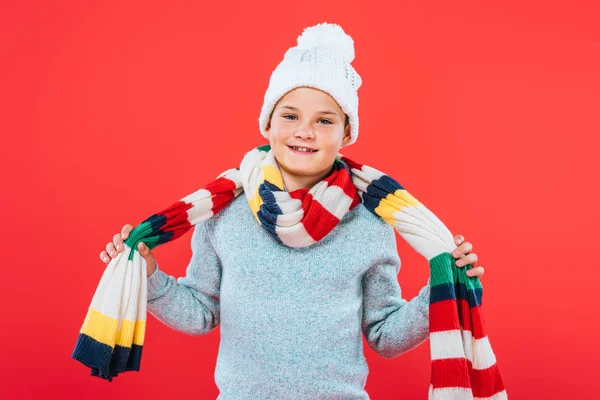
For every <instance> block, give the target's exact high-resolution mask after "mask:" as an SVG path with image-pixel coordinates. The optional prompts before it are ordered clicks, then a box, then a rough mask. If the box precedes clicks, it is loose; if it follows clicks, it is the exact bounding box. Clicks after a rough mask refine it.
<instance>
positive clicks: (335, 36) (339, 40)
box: [297, 22, 354, 63]
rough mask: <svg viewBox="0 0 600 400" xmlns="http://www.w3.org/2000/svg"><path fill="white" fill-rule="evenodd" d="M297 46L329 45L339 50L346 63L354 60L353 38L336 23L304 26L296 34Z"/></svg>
mask: <svg viewBox="0 0 600 400" xmlns="http://www.w3.org/2000/svg"><path fill="white" fill-rule="evenodd" d="M297 43H298V47H299V48H301V49H309V48H311V47H316V46H330V47H333V48H335V49H336V50H337V51H339V52H340V53H341V54H342V56H343V57H344V60H345V61H346V62H348V63H350V62H352V61H353V60H354V40H352V37H350V35H347V34H346V32H344V30H343V29H342V27H341V26H339V25H337V24H329V23H327V22H323V23H321V24H317V25H315V26H310V27H308V28H304V32H303V33H302V35H300V36H298V42H297Z"/></svg>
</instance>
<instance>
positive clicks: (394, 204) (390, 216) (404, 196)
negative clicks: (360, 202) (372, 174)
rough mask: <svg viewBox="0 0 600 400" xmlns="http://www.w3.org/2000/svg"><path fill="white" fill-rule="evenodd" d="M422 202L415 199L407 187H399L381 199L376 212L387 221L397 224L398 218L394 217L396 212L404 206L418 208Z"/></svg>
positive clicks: (393, 224)
mask: <svg viewBox="0 0 600 400" xmlns="http://www.w3.org/2000/svg"><path fill="white" fill-rule="evenodd" d="M419 204H420V202H419V200H417V199H415V198H414V197H413V196H412V195H411V194H410V193H408V192H407V191H406V190H405V189H398V190H396V191H395V192H394V193H389V194H388V195H387V196H385V198H383V199H381V201H380V202H379V205H378V206H377V208H375V212H376V213H377V215H379V216H380V217H381V218H382V219H383V220H384V221H385V222H387V223H388V224H390V225H392V226H395V225H396V220H395V219H394V213H396V212H397V211H400V210H401V209H402V208H404V207H414V208H416V207H417V206H418V205H419Z"/></svg>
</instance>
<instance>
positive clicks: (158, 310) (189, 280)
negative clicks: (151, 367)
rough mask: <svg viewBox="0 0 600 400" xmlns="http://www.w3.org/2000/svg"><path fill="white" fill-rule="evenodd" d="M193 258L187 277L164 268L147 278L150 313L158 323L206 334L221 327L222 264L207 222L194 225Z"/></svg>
mask: <svg viewBox="0 0 600 400" xmlns="http://www.w3.org/2000/svg"><path fill="white" fill-rule="evenodd" d="M191 247H192V258H191V260H190V263H189V265H188V267H187V270H186V276H185V277H182V278H177V279H176V278H174V277H173V276H170V275H168V274H166V273H165V272H164V271H162V270H161V269H159V268H158V265H157V268H156V270H155V271H154V272H153V273H152V274H151V275H150V276H148V278H147V279H148V307H147V308H148V311H149V312H150V313H151V314H152V315H154V316H155V317H156V318H157V319H158V320H159V321H161V322H162V323H164V324H165V325H167V326H169V327H170V328H173V329H175V330H177V331H180V332H183V333H187V334H189V335H204V334H207V333H208V332H210V331H211V330H212V329H214V328H215V327H216V326H217V325H218V324H219V319H220V313H219V312H220V306H219V296H220V286H221V264H220V261H219V257H218V255H217V253H216V252H215V249H214V248H213V247H212V245H211V243H210V239H209V235H208V233H207V221H206V220H205V221H201V222H199V223H197V224H196V225H195V226H194V232H193V235H192V240H191Z"/></svg>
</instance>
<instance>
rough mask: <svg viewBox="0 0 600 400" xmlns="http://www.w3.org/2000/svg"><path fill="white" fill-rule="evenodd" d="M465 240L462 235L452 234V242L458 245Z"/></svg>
mask: <svg viewBox="0 0 600 400" xmlns="http://www.w3.org/2000/svg"><path fill="white" fill-rule="evenodd" d="M464 241H465V238H464V236H463V235H456V236H454V243H456V245H457V246H458V245H459V244H461V243H462V242H464Z"/></svg>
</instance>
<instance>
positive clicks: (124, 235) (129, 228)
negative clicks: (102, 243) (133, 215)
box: [121, 224, 133, 240]
mask: <svg viewBox="0 0 600 400" xmlns="http://www.w3.org/2000/svg"><path fill="white" fill-rule="evenodd" d="M132 230H133V226H132V225H131V224H125V225H123V228H122V229H121V237H122V238H123V239H125V240H127V238H128V237H129V232H131V231H132Z"/></svg>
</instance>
